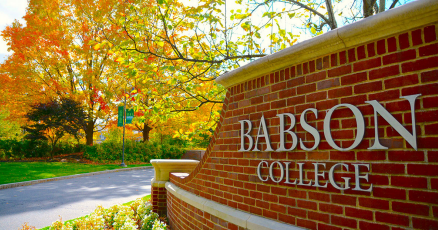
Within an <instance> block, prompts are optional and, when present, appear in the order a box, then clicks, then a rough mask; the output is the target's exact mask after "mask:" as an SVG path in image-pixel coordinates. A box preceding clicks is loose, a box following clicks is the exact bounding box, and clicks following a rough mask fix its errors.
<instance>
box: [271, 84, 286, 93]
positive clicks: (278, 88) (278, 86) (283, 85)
mask: <svg viewBox="0 0 438 230" xmlns="http://www.w3.org/2000/svg"><path fill="white" fill-rule="evenodd" d="M285 88H286V82H280V83H277V84H275V85H272V86H271V92H275V91H278V90H282V89H285Z"/></svg>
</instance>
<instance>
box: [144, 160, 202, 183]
mask: <svg viewBox="0 0 438 230" xmlns="http://www.w3.org/2000/svg"><path fill="white" fill-rule="evenodd" d="M151 164H152V165H153V166H154V169H155V177H154V181H155V183H157V182H159V181H169V173H171V172H178V173H191V172H192V171H193V169H195V168H196V166H197V165H198V164H199V161H197V160H170V159H166V160H162V159H159V160H151Z"/></svg>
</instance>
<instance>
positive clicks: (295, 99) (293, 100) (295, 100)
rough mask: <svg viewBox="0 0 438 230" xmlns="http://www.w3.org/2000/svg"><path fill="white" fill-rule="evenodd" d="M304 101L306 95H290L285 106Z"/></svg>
mask: <svg viewBox="0 0 438 230" xmlns="http://www.w3.org/2000/svg"><path fill="white" fill-rule="evenodd" d="M305 101H306V97H305V96H304V95H303V96H296V97H291V98H288V99H287V106H294V105H299V104H303V103H305Z"/></svg>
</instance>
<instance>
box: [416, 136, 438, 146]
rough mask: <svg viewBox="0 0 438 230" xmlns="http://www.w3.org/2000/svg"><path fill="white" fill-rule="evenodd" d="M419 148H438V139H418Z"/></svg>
mask: <svg viewBox="0 0 438 230" xmlns="http://www.w3.org/2000/svg"><path fill="white" fill-rule="evenodd" d="M417 141H418V143H417V144H418V148H438V138H437V137H423V138H418V139H417Z"/></svg>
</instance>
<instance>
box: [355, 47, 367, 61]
mask: <svg viewBox="0 0 438 230" xmlns="http://www.w3.org/2000/svg"><path fill="white" fill-rule="evenodd" d="M364 58H366V54H365V46H359V47H357V59H358V60H361V59H364Z"/></svg>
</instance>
